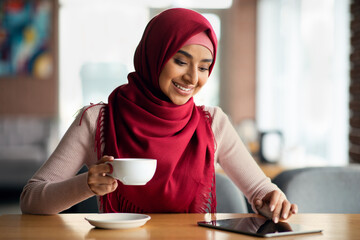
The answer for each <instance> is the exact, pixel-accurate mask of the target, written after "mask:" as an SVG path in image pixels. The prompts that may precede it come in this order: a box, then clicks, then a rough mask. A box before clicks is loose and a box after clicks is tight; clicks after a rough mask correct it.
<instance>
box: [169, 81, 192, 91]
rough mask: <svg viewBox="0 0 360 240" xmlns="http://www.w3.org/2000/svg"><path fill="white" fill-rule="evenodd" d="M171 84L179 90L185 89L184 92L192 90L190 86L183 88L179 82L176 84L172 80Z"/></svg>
mask: <svg viewBox="0 0 360 240" xmlns="http://www.w3.org/2000/svg"><path fill="white" fill-rule="evenodd" d="M173 84H174V85H175V87H177V88H179V89H180V90H182V91H185V92H190V91H191V90H192V88H185V87H183V86H180V85H179V84H177V83H176V82H173Z"/></svg>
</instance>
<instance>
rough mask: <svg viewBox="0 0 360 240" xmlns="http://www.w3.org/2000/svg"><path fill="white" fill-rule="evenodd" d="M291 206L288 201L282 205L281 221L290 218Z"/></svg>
mask: <svg viewBox="0 0 360 240" xmlns="http://www.w3.org/2000/svg"><path fill="white" fill-rule="evenodd" d="M290 208H291V204H290V202H289V201H288V200H285V201H284V202H283V204H282V209H281V217H280V219H283V220H286V219H287V218H288V217H289V216H290V214H291V213H290Z"/></svg>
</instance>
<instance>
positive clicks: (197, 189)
mask: <svg viewBox="0 0 360 240" xmlns="http://www.w3.org/2000/svg"><path fill="white" fill-rule="evenodd" d="M200 32H205V33H206V34H207V36H208V37H209V39H210V40H211V42H212V44H213V46H214V52H213V58H214V61H215V57H216V46H217V40H216V36H215V33H214V31H213V29H212V27H211V25H210V23H209V22H208V21H207V20H206V19H205V18H204V17H203V16H202V15H201V14H199V13H197V12H195V11H192V10H188V9H181V8H174V9H169V10H166V11H164V12H162V13H161V14H159V15H157V16H155V17H154V18H153V19H152V20H151V21H150V22H149V24H148V25H147V27H146V29H145V31H144V34H143V37H142V39H141V41H140V43H139V45H138V47H137V49H136V51H135V56H134V66H135V72H132V73H130V74H129V75H128V81H129V83H128V84H125V85H122V86H120V87H118V88H116V89H115V90H114V91H113V92H112V93H111V94H110V96H109V99H108V104H107V105H106V107H105V111H104V112H105V114H104V112H102V114H104V115H105V117H104V118H102V119H103V124H101V127H103V129H104V135H103V137H104V141H105V148H104V152H103V154H104V155H110V156H114V157H115V158H123V157H124V158H125V157H136V158H154V159H157V169H156V172H155V175H154V177H153V179H152V180H150V181H149V182H148V183H147V184H146V185H144V186H126V185H123V184H122V183H121V182H119V185H118V188H117V189H116V190H115V191H114V192H112V193H109V194H107V195H105V196H103V197H101V199H100V200H101V207H102V211H103V212H147V213H161V212H184V213H185V212H215V209H216V197H215V175H214V137H213V134H212V131H211V118H210V117H209V116H208V114H207V113H206V112H205V111H204V109H203V107H199V106H196V105H195V103H194V101H193V98H191V99H190V100H189V101H188V102H187V103H185V104H183V105H175V104H174V103H172V102H171V101H170V100H169V99H168V98H167V97H166V96H165V95H164V94H163V93H162V92H161V90H160V87H159V75H160V73H161V70H162V68H163V67H164V65H165V64H166V62H167V61H168V60H169V59H170V58H171V57H172V56H173V55H174V54H175V53H176V52H177V51H178V50H179V49H180V48H181V47H182V46H183V44H184V43H185V42H186V41H187V40H188V39H189V38H190V37H192V36H194V35H195V34H197V33H200ZM212 68H213V64H212V65H211V66H210V70H209V72H211V70H212ZM99 125H100V124H99ZM98 127H99V126H98ZM96 135H97V136H98V137H99V136H100V134H96ZM96 141H97V142H101V141H100V140H99V139H96ZM97 151H98V152H99V151H101V149H99V147H98V149H97Z"/></svg>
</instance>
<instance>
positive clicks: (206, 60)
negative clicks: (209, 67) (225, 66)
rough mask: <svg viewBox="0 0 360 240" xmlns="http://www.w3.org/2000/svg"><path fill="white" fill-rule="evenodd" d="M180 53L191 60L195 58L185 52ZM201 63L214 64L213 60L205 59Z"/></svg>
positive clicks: (180, 51)
mask: <svg viewBox="0 0 360 240" xmlns="http://www.w3.org/2000/svg"><path fill="white" fill-rule="evenodd" d="M178 53H181V54H183V55H185V56H186V57H188V58H190V59H193V58H194V57H193V56H192V55H191V54H190V53H188V52H186V51H184V50H179V51H178ZM201 62H210V63H212V62H213V59H208V58H205V59H202V60H201Z"/></svg>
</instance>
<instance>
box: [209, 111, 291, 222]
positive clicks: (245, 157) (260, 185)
mask: <svg viewBox="0 0 360 240" xmlns="http://www.w3.org/2000/svg"><path fill="white" fill-rule="evenodd" d="M208 110H209V112H210V114H211V115H212V116H213V122H212V130H213V133H214V137H215V141H216V152H215V162H217V163H219V164H220V166H221V167H222V168H223V170H224V171H225V173H226V174H227V175H228V176H229V178H230V179H231V180H232V181H233V182H234V183H235V184H236V185H237V186H238V187H239V189H240V190H241V191H242V192H243V193H244V195H245V196H246V198H247V199H248V201H249V203H250V204H251V206H252V208H253V210H254V211H255V212H261V214H263V215H266V216H267V217H269V218H273V219H274V220H278V219H279V218H281V217H283V216H285V218H287V217H289V216H290V215H291V212H289V210H290V209H291V211H292V213H295V212H296V211H297V206H293V205H291V204H290V203H289V202H288V201H287V200H286V197H285V195H284V194H283V193H282V191H281V190H280V189H279V188H278V187H277V186H276V185H275V184H273V183H272V182H271V180H270V178H268V177H266V176H265V174H264V173H263V171H262V170H261V169H260V167H259V166H258V164H257V163H256V162H255V160H254V159H253V157H252V156H251V155H250V153H249V152H248V150H247V149H246V147H245V145H244V144H243V142H242V141H241V139H240V137H239V135H238V134H237V132H236V130H235V129H234V128H233V126H232V124H231V122H230V121H229V119H228V117H227V115H226V114H225V113H224V112H223V111H222V110H221V109H220V108H218V107H215V108H209V109H208ZM259 200H260V202H259ZM273 205H274V207H273ZM295 208H296V209H295ZM280 214H282V215H281V217H279V215H280Z"/></svg>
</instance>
